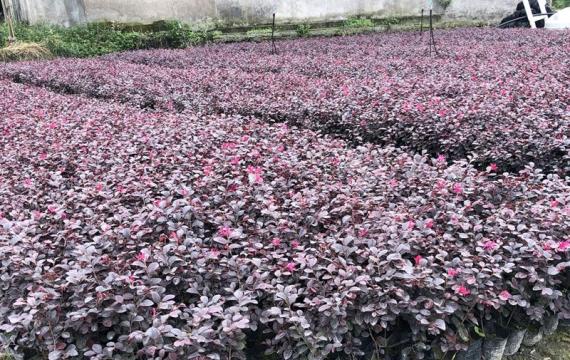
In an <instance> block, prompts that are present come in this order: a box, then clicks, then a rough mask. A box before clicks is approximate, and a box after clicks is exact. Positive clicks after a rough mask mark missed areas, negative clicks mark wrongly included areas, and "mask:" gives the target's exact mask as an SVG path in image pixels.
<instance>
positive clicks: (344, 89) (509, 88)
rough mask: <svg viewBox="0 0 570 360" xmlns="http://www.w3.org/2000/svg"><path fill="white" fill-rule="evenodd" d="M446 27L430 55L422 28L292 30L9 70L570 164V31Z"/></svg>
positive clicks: (173, 103)
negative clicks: (329, 34) (258, 38)
mask: <svg viewBox="0 0 570 360" xmlns="http://www.w3.org/2000/svg"><path fill="white" fill-rule="evenodd" d="M437 36H438V42H439V46H440V52H441V56H439V57H437V58H431V57H424V56H422V55H423V54H424V51H425V50H426V48H425V47H423V46H422V45H421V44H423V42H422V41H421V38H420V37H419V35H418V34H413V33H397V34H381V35H375V36H368V37H363V36H362V37H350V38H343V39H339V38H337V39H322V38H321V39H309V40H299V41H295V42H290V41H284V42H280V44H279V47H280V52H279V54H278V55H272V54H270V48H269V47H268V45H267V44H232V45H224V46H219V45H214V46H206V47H201V48H196V49H190V50H156V51H141V52H131V53H123V54H115V55H110V56H108V57H105V58H103V59H90V60H73V61H70V60H60V61H54V62H49V63H44V62H42V63H24V64H14V65H11V66H8V67H5V68H4V69H2V70H1V71H0V76H2V77H5V78H8V79H12V80H15V81H19V82H23V83H29V84H35V85H39V86H46V87H49V88H51V89H52V90H56V91H61V92H66V93H77V94H86V95H88V96H92V97H97V98H104V99H112V100H116V101H120V102H125V103H129V104H133V105H136V106H139V107H141V108H147V109H155V110H166V111H177V112H183V111H190V112H202V113H228V114H241V115H245V116H252V115H253V116H257V117H260V118H263V119H265V120H268V121H278V122H287V123H290V124H295V125H299V126H302V127H305V128H310V129H313V130H316V131H320V132H322V133H329V134H335V135H337V136H340V137H342V138H344V139H346V140H348V141H350V142H351V143H353V144H363V143H375V144H380V145H396V146H400V147H405V148H409V149H411V150H414V151H417V152H422V151H426V152H427V153H428V154H430V155H431V156H434V157H435V156H438V155H439V154H442V155H444V156H446V157H447V158H449V159H466V158H467V159H470V161H472V162H473V163H474V164H476V165H477V166H478V168H480V169H484V168H486V167H487V166H488V165H489V164H491V163H496V164H497V165H498V166H499V168H500V169H501V170H502V171H518V170H521V169H523V168H524V167H525V166H526V165H527V164H528V163H529V162H534V163H535V165H536V166H537V167H539V168H542V169H544V170H545V171H546V172H557V173H559V174H570V165H569V164H570V137H569V136H568V134H570V128H569V127H570V110H569V109H570V101H569V99H570V90H569V89H570V84H569V82H568V77H567V76H566V75H565V74H566V69H567V68H568V66H570V63H569V61H570V60H569V59H568V57H566V56H565V49H566V47H567V44H568V39H567V37H566V36H565V35H564V34H563V33H558V32H551V33H535V32H527V31H524V30H518V31H517V30H508V31H501V32H498V30H492V29H463V30H452V31H442V32H439V33H438V35H437ZM521 42H522V43H525V44H528V45H529V46H526V47H521V46H520V45H519V43H521ZM545 43H546V44H548V45H549V46H548V47H547V48H546V50H541V49H543V48H544V46H542V45H543V44H545ZM355 44H357V45H355ZM489 48H493V49H495V50H494V51H493V52H489V51H488V49H489ZM475 59H476V61H475ZM531 74H532V78H533V81H531V82H529V81H528V79H529V76H531Z"/></svg>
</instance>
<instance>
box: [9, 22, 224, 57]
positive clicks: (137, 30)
mask: <svg viewBox="0 0 570 360" xmlns="http://www.w3.org/2000/svg"><path fill="white" fill-rule="evenodd" d="M15 33H16V38H17V39H18V40H19V41H21V42H34V43H38V44H42V45H44V46H45V47H46V48H47V49H49V50H50V51H51V53H52V54H53V55H55V56H65V57H92V56H98V55H103V54H108V53H113V52H118V51H126V50H136V49H155V48H186V47H189V46H192V45H197V44H202V43H205V42H207V41H210V40H211V39H212V36H213V33H212V32H209V31H206V30H203V31H201V30H196V29H194V28H192V27H191V26H189V25H187V24H183V23H180V22H177V21H163V22H157V23H155V24H152V25H124V24H114V23H93V24H88V25H82V26H73V27H70V28H65V27H61V26H57V25H47V24H38V25H26V24H21V23H18V24H15ZM7 39H8V26H7V24H5V23H0V47H4V46H6V45H7Z"/></svg>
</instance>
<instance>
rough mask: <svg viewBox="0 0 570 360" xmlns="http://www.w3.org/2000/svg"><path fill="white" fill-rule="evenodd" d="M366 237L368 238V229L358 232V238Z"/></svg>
mask: <svg viewBox="0 0 570 360" xmlns="http://www.w3.org/2000/svg"><path fill="white" fill-rule="evenodd" d="M366 236H368V229H360V230H358V237H366Z"/></svg>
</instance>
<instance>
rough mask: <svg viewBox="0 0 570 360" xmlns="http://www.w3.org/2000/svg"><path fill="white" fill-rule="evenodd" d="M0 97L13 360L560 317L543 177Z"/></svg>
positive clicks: (1, 212) (567, 210)
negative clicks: (26, 354) (516, 314)
mask: <svg viewBox="0 0 570 360" xmlns="http://www.w3.org/2000/svg"><path fill="white" fill-rule="evenodd" d="M87 63H89V62H87ZM62 64H65V63H62ZM158 71H159V70H157V72H158ZM118 75H119V74H118ZM83 76H85V75H83ZM86 79H88V78H87V77H86ZM89 80H93V79H89ZM173 81H176V80H173ZM84 83H88V81H86V82H84ZM0 90H1V92H2V94H3V96H2V98H1V99H0V113H1V114H2V117H1V118H0V131H1V132H2V137H1V138H0V152H1V154H2V156H1V157H0V278H1V279H2V287H1V288H0V331H1V332H3V333H4V334H5V337H4V338H2V339H3V340H2V342H7V344H5V345H8V346H9V347H10V348H11V349H13V350H15V351H19V352H21V351H24V350H26V351H36V352H39V353H42V354H47V353H49V355H50V358H52V359H59V358H67V357H73V356H80V357H89V358H94V359H103V358H109V357H111V356H115V358H125V359H126V358H132V357H133V356H135V355H136V356H139V357H149V358H150V357H152V358H168V359H175V358H180V359H189V358H198V357H200V356H206V355H207V356H208V357H209V358H214V359H215V358H228V357H233V358H245V354H246V350H247V349H246V342H247V340H248V339H252V338H254V339H256V340H257V341H259V339H261V338H267V339H268V340H267V346H268V349H269V350H270V351H276V352H278V353H279V354H281V356H283V357H284V358H294V359H307V358H313V359H323V358H325V357H326V356H328V355H331V354H334V353H343V352H344V353H346V354H355V355H358V354H363V353H367V354H370V353H371V352H372V351H374V350H375V349H377V348H375V347H374V344H375V343H376V344H384V343H385V342H390V341H391V340H390V339H384V338H383V337H384V336H385V335H390V334H394V335H398V334H401V333H402V328H403V327H405V328H407V331H409V332H410V333H411V334H413V338H411V339H408V341H413V342H414V343H415V345H414V349H415V351H417V352H418V353H421V352H422V351H423V349H427V348H429V346H431V345H432V344H433V345H437V346H442V347H443V348H444V349H458V348H461V346H462V344H463V343H464V342H463V341H462V340H461V338H462V336H461V334H462V332H463V331H464V329H463V328H462V327H463V326H467V325H462V324H468V323H470V324H472V325H473V324H474V323H476V324H479V325H480V321H481V319H487V320H485V321H488V320H491V319H492V318H495V319H496V318H501V317H507V316H509V314H510V313H512V312H513V311H515V310H519V311H520V312H521V313H523V314H525V317H526V318H527V319H532V320H536V321H539V322H540V321H541V320H542V319H543V318H544V317H545V316H546V315H548V314H561V315H562V316H564V317H570V312H569V307H570V299H569V298H568V294H567V279H568V266H570V263H569V262H568V251H569V250H570V247H569V245H568V244H570V238H569V234H570V186H569V185H568V182H567V180H564V179H561V178H559V177H558V176H557V175H555V174H553V175H548V176H544V175H542V173H541V172H540V171H538V170H535V169H533V168H532V167H527V168H526V169H525V170H524V171H522V172H521V173H519V174H506V173H505V174H500V173H497V172H496V171H494V170H493V169H491V168H490V169H489V170H485V171H481V170H478V169H476V168H474V167H472V166H471V165H469V164H468V163H467V162H465V161H459V162H456V163H454V164H448V163H447V162H446V160H445V159H444V157H439V158H428V157H425V156H420V155H411V154H408V153H406V152H403V151H401V150H397V149H394V148H392V147H387V148H382V147H379V146H377V145H373V144H366V145H362V146H348V145H347V144H346V143H345V142H344V141H342V140H338V139H336V140H335V139H333V138H330V137H320V136H317V134H316V133H314V132H312V131H310V130H306V129H297V128H295V127H288V126H286V125H268V124H267V123H266V122H265V121H262V120H260V119H255V118H250V117H240V116H221V115H218V116H195V115H191V114H188V113H184V114H176V113H173V112H164V113H161V112H154V113H148V112H142V111H138V110H133V109H132V108H130V107H127V106H124V105H120V104H109V105H107V104H104V103H101V102H99V101H96V100H92V99H87V98H82V97H73V96H64V95H57V94H53V93H51V92H49V91H47V90H45V89H40V88H33V87H27V86H24V85H20V84H12V83H7V82H0ZM507 294H508V295H507ZM403 324H405V326H404V325H403ZM410 330H411V331H410ZM404 333H405V332H404ZM262 334H265V335H262ZM372 339H374V341H372ZM407 344H408V343H406V342H404V346H407ZM397 349H398V350H399V349H400V348H397ZM418 356H419V355H418Z"/></svg>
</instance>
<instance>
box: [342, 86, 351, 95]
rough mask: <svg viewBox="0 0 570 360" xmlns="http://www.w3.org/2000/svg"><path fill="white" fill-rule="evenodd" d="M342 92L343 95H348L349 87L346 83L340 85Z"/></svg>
mask: <svg viewBox="0 0 570 360" xmlns="http://www.w3.org/2000/svg"><path fill="white" fill-rule="evenodd" d="M342 93H343V95H344V96H348V95H350V89H349V88H348V86H347V85H343V86H342Z"/></svg>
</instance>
